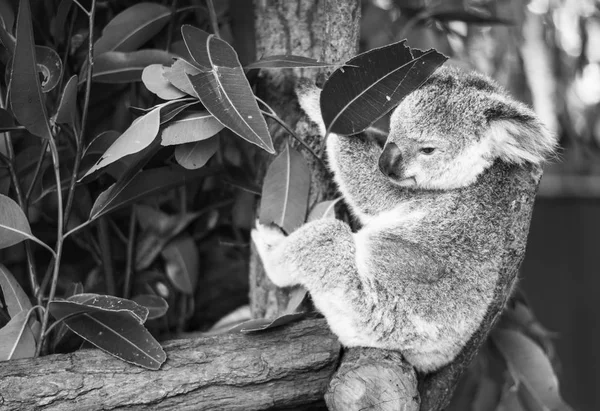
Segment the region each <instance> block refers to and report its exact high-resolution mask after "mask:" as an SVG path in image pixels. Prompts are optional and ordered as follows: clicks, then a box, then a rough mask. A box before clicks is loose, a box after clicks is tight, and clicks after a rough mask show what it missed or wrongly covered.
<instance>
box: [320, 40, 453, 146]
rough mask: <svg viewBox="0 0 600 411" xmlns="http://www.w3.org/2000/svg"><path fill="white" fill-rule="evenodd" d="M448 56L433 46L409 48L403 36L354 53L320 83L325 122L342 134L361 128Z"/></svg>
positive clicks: (424, 78) (330, 128)
mask: <svg viewBox="0 0 600 411" xmlns="http://www.w3.org/2000/svg"><path fill="white" fill-rule="evenodd" d="M447 59H448V58H447V57H446V56H444V55H442V54H440V53H438V52H437V51H435V50H434V49H431V50H427V51H425V52H423V51H421V50H418V49H411V48H410V47H408V46H407V45H406V40H403V41H401V42H398V43H393V44H390V45H387V46H384V47H380V48H377V49H373V50H369V51H367V52H365V53H361V54H359V55H358V56H356V57H353V58H352V59H350V60H349V61H348V62H347V63H346V65H344V67H341V68H339V69H337V70H336V71H334V72H333V74H332V75H331V77H330V78H329V79H328V80H327V82H326V83H325V85H324V87H323V91H322V92H321V112H322V113H323V121H324V123H325V126H326V127H327V129H328V130H330V131H331V132H334V133H337V134H342V135H351V134H356V133H360V132H362V131H364V130H365V129H367V128H368V127H369V126H370V125H371V124H373V123H374V122H375V121H377V120H378V119H379V118H381V117H382V116H383V115H385V114H386V113H387V112H389V111H390V110H391V109H393V108H394V107H395V106H397V105H398V104H399V103H400V101H402V99H404V97H406V96H407V95H408V94H410V93H411V92H413V91H414V90H416V89H417V88H419V87H420V86H421V85H422V84H423V83H424V82H425V81H427V79H428V78H429V77H430V76H431V75H432V74H433V72H434V71H435V70H437V69H438V67H440V66H441V65H442V64H443V63H444V62H445V61H446V60H447ZM373 61H377V62H378V63H377V64H373Z"/></svg>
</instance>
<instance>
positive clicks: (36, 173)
mask: <svg viewBox="0 0 600 411" xmlns="http://www.w3.org/2000/svg"><path fill="white" fill-rule="evenodd" d="M46 150H48V141H44V142H43V143H42V149H41V151H40V158H39V159H38V161H37V164H36V166H35V171H34V172H33V178H32V179H31V183H30V184H29V188H28V189H27V194H25V203H26V204H27V205H28V204H29V200H30V199H31V194H32V193H33V188H34V187H35V183H37V180H38V178H39V176H40V172H41V171H42V165H43V164H44V158H45V157H46Z"/></svg>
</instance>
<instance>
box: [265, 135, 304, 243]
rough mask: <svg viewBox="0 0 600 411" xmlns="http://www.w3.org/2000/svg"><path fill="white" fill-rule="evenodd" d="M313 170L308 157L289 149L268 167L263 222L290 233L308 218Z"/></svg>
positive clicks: (287, 147) (286, 148)
mask: <svg viewBox="0 0 600 411" xmlns="http://www.w3.org/2000/svg"><path fill="white" fill-rule="evenodd" d="M309 189H310V170H309V169H308V166H307V165H306V161H305V160H304V157H302V155H301V154H300V153H298V152H297V151H296V150H294V149H292V148H290V147H289V146H286V147H285V149H284V150H283V152H282V153H281V154H279V155H278V156H277V157H276V158H275V160H273V162H272V163H271V164H270V165H269V167H268V168H267V173H266V175H265V179H264V181H263V187H262V198H261V202H260V213H259V220H260V223H261V224H271V223H275V224H277V225H278V226H279V227H281V228H283V229H284V230H285V231H286V232H287V233H288V234H289V233H291V232H293V231H294V230H296V229H297V228H298V227H300V226H301V225H302V224H303V223H304V221H305V218H306V209H307V207H308V191H309Z"/></svg>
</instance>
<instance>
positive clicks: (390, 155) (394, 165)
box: [379, 142, 402, 178]
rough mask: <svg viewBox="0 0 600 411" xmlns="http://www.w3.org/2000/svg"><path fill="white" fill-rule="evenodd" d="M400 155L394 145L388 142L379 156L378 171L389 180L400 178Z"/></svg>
mask: <svg viewBox="0 0 600 411" xmlns="http://www.w3.org/2000/svg"><path fill="white" fill-rule="evenodd" d="M401 167H402V153H401V152H400V149H399V148H398V146H397V145H396V144H395V143H392V142H388V143H387V144H386V145H385V147H384V148H383V152H382V153H381V155H380V156H379V170H381V172H382V173H383V174H385V175H386V176H388V177H390V178H400V175H401Z"/></svg>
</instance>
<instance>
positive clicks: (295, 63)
mask: <svg viewBox="0 0 600 411" xmlns="http://www.w3.org/2000/svg"><path fill="white" fill-rule="evenodd" d="M338 65H339V64H338ZM333 66H335V65H334V64H328V63H320V62H318V61H317V60H315V59H311V58H309V57H302V56H294V55H291V54H288V55H283V56H270V57H264V58H262V59H260V60H258V61H255V62H254V63H251V64H248V65H247V66H244V68H245V69H246V70H252V69H262V68H311V67H315V68H321V67H333Z"/></svg>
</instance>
